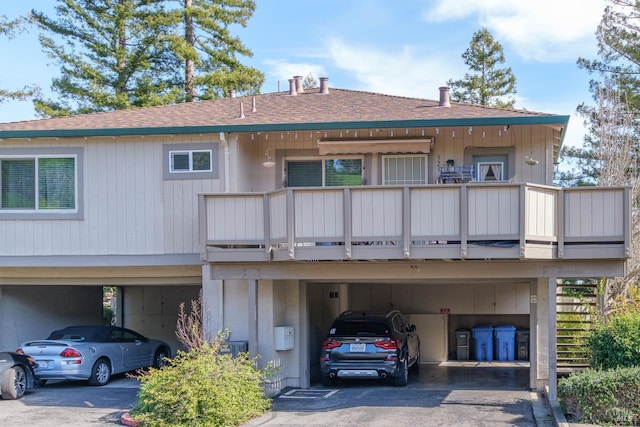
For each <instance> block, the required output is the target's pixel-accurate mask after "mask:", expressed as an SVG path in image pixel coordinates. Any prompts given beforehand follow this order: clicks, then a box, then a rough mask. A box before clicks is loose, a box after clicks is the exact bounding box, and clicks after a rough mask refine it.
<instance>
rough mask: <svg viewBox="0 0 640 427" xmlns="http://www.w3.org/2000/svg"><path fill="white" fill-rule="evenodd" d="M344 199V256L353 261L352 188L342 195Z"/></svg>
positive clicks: (346, 189)
mask: <svg viewBox="0 0 640 427" xmlns="http://www.w3.org/2000/svg"><path fill="white" fill-rule="evenodd" d="M342 197H343V198H344V199H343V207H344V224H343V230H344V256H345V257H346V258H347V259H351V246H352V239H351V236H352V235H353V232H352V228H351V224H352V221H353V218H352V216H353V211H352V210H351V189H350V188H345V189H344V192H343V193H342Z"/></svg>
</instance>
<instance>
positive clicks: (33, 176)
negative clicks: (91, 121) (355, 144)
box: [0, 155, 78, 212]
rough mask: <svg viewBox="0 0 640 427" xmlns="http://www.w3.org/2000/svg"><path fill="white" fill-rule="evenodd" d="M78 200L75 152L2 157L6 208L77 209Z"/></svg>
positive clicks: (0, 189)
mask: <svg viewBox="0 0 640 427" xmlns="http://www.w3.org/2000/svg"><path fill="white" fill-rule="evenodd" d="M77 199H78V174H77V156H76V155H27V156H3V157H0V209H2V210H3V211H5V210H12V211H35V212H45V211H46V212H53V211H61V212H68V211H75V210H77Z"/></svg>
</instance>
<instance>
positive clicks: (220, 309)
mask: <svg viewBox="0 0 640 427" xmlns="http://www.w3.org/2000/svg"><path fill="white" fill-rule="evenodd" d="M202 322H203V323H204V325H203V327H204V333H205V337H206V339H207V340H209V341H211V340H213V339H214V338H215V337H216V336H217V335H218V333H219V332H221V331H222V330H223V329H224V281H222V280H212V279H211V265H210V264H204V265H203V266H202Z"/></svg>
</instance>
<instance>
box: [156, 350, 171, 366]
mask: <svg viewBox="0 0 640 427" xmlns="http://www.w3.org/2000/svg"><path fill="white" fill-rule="evenodd" d="M167 357H169V355H168V354H167V352H166V351H165V350H158V351H156V354H155V356H153V367H154V368H158V369H159V368H162V367H163V366H165V365H166V364H167V361H166V360H165V359H166V358H167Z"/></svg>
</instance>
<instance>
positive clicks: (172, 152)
mask: <svg viewBox="0 0 640 427" xmlns="http://www.w3.org/2000/svg"><path fill="white" fill-rule="evenodd" d="M194 153H209V168H208V169H198V170H194V169H193V154H194ZM176 154H179V155H185V154H186V155H188V156H189V169H175V168H174V166H173V156H175V155H176ZM212 171H213V150H170V151H169V173H177V174H183V173H201V172H212Z"/></svg>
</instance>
